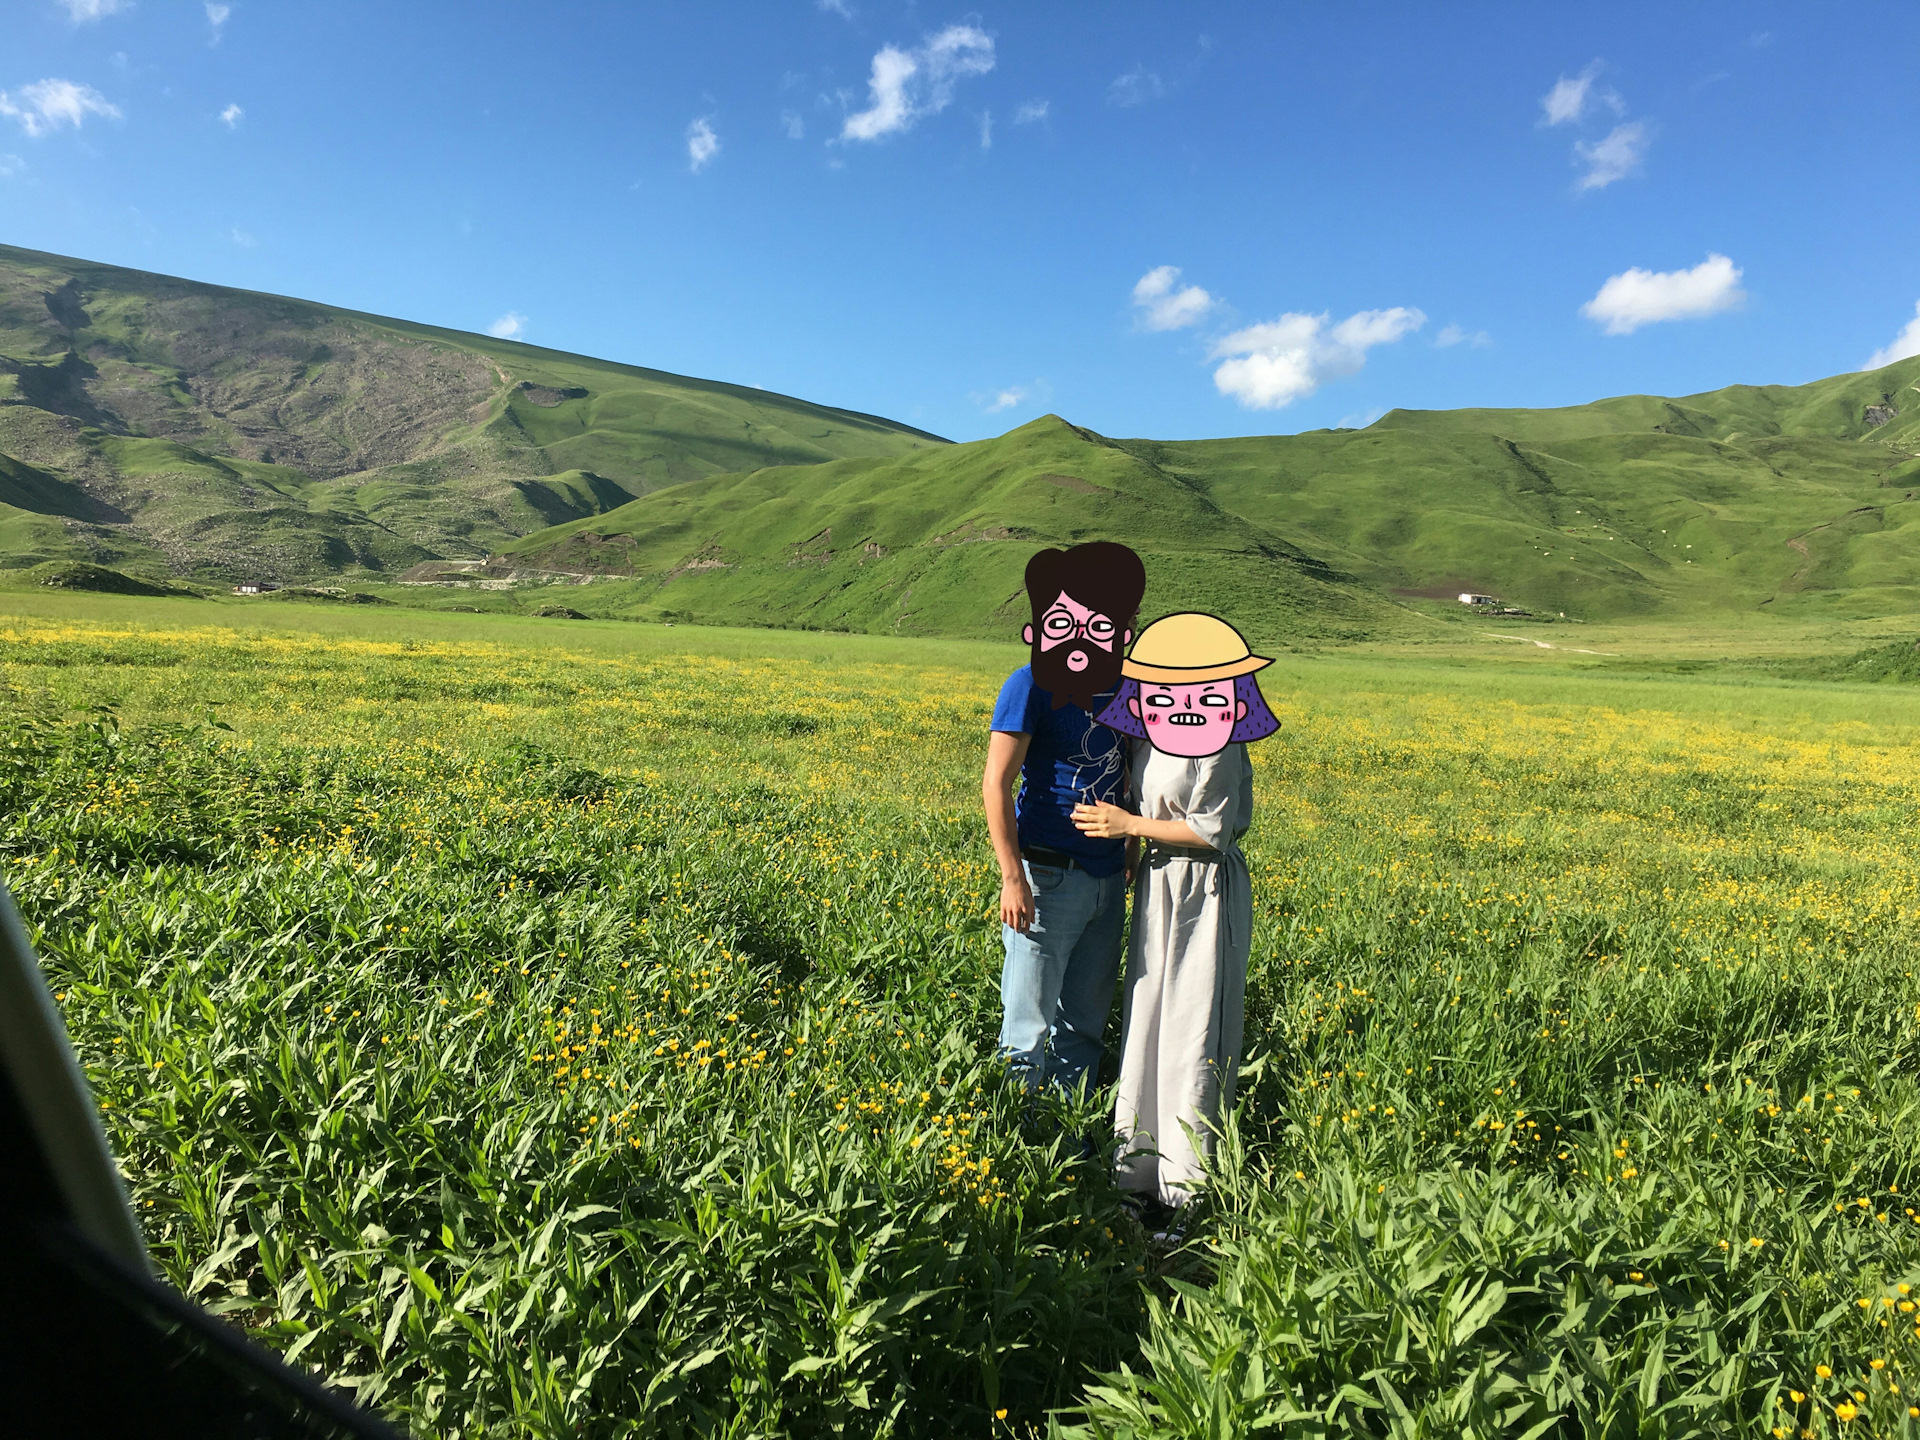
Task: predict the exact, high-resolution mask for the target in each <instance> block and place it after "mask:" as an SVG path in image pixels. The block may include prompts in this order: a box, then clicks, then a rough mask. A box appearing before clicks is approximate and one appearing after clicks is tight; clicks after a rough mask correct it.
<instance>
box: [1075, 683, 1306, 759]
mask: <svg viewBox="0 0 1920 1440" xmlns="http://www.w3.org/2000/svg"><path fill="white" fill-rule="evenodd" d="M1139 693H1140V682H1139V681H1138V680H1122V681H1121V682H1120V688H1119V689H1118V690H1116V691H1115V692H1114V695H1113V700H1112V701H1111V702H1110V703H1109V704H1108V706H1107V708H1106V709H1104V710H1102V711H1101V712H1100V713H1099V714H1098V715H1096V716H1094V717H1093V718H1094V719H1096V720H1098V721H1099V722H1100V723H1101V724H1102V725H1105V726H1106V727H1107V728H1108V729H1110V730H1118V731H1119V732H1120V733H1121V734H1122V735H1131V736H1133V738H1134V739H1136V740H1144V739H1146V738H1147V727H1146V726H1144V725H1142V724H1141V723H1140V722H1139V721H1138V720H1137V719H1135V718H1134V714H1133V712H1132V711H1131V710H1129V709H1128V708H1127V703H1128V702H1129V701H1130V700H1132V699H1134V698H1135V697H1136V696H1138V695H1139ZM1233 698H1234V699H1236V700H1239V701H1241V702H1242V703H1244V704H1245V705H1246V707H1247V713H1246V714H1245V715H1243V716H1241V717H1240V722H1239V723H1238V724H1237V725H1235V726H1234V727H1233V734H1231V735H1229V736H1228V737H1227V743H1228V744H1229V745H1233V744H1241V745H1244V744H1246V743H1247V742H1248V741H1251V740H1264V739H1266V738H1267V737H1268V736H1269V735H1271V734H1273V732H1274V731H1276V730H1278V729H1279V728H1280V722H1279V721H1278V720H1277V719H1275V718H1274V714H1273V711H1272V710H1270V709H1268V708H1267V701H1266V697H1265V696H1263V695H1262V694H1261V693H1260V687H1259V686H1258V685H1256V684H1254V682H1253V676H1251V675H1239V676H1236V677H1235V678H1234V682H1233Z"/></svg>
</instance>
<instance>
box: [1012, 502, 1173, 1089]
mask: <svg viewBox="0 0 1920 1440" xmlns="http://www.w3.org/2000/svg"><path fill="white" fill-rule="evenodd" d="M1026 578H1027V600H1028V603H1029V605H1030V606H1031V607H1032V614H1033V618H1032V622H1031V623H1030V624H1029V625H1027V627H1026V628H1025V629H1024V630H1022V631H1021V636H1022V638H1023V639H1024V640H1025V641H1026V643H1027V644H1028V645H1029V646H1031V647H1032V658H1031V660H1030V662H1029V663H1028V664H1026V665H1022V666H1021V667H1020V668H1019V669H1018V670H1016V671H1014V672H1013V674H1012V675H1011V676H1009V677H1008V678H1007V683H1006V684H1005V685H1003V686H1002V687H1001V688H1000V698H999V700H998V702H997V703H996V704H995V705H994V707H993V721H992V734H991V735H990V736H989V738H988V742H987V768H986V773H985V775H984V776H983V777H982V779H981V786H980V790H981V799H982V801H983V802H984V803H985V806H986V811H987V832H988V834H989V835H991V836H992V838H993V853H994V858H995V859H996V860H998V861H999V862H1000V922H1001V934H1002V938H1003V939H1004V940H1005V942H1006V947H1007V958H1006V964H1005V966H1004V967H1003V968H1002V970H1001V973H1000V1000H1001V1007H1002V1014H1001V1025H1000V1052H1001V1054H1003V1055H1004V1056H1005V1057H1006V1059H1007V1064H1008V1066H1009V1067H1010V1068H1011V1069H1013V1070H1014V1071H1015V1072H1016V1073H1017V1074H1019V1075H1020V1076H1021V1078H1022V1079H1023V1080H1024V1081H1025V1083H1026V1085H1027V1087H1028V1089H1030V1090H1031V1089H1035V1088H1038V1086H1039V1085H1040V1083H1041V1082H1042V1081H1043V1080H1052V1081H1053V1082H1055V1083H1056V1084H1058V1085H1060V1086H1061V1087H1062V1088H1065V1089H1073V1088H1075V1087H1077V1086H1079V1085H1081V1084H1082V1083H1087V1084H1093V1083H1097V1080H1098V1075H1099V1064H1100V1057H1101V1054H1102V1049H1101V1037H1102V1036H1103V1035H1104V1034H1105V1032H1106V1028H1107V1011H1108V1010H1109V1009H1110V1008H1111V1006H1112V1004H1113V992H1114V985H1115V981H1116V979H1117V976H1118V974H1119V967H1120V941H1121V931H1122V928H1123V927H1124V924H1125V921H1126V909H1127V877H1126V842H1125V841H1124V840H1113V839H1095V838H1093V837H1091V836H1087V835H1082V834H1081V833H1080V831H1079V830H1078V829H1076V828H1075V826H1074V824H1073V820H1072V815H1073V807H1074V806H1075V805H1080V804H1098V803H1100V802H1101V801H1108V802H1111V803H1116V804H1117V803H1121V801H1122V800H1123V797H1124V795H1125V791H1126V779H1127V751H1126V743H1127V742H1126V740H1125V738H1124V737H1123V736H1121V735H1120V734H1119V733H1118V732H1117V731H1114V730H1109V729H1108V728H1107V727H1106V726H1104V725H1100V724H1098V723H1096V722H1095V720H1094V718H1093V717H1094V716H1095V715H1096V714H1098V713H1099V711H1100V710H1101V709H1102V708H1103V707H1104V706H1105V705H1106V704H1107V702H1108V701H1110V700H1111V699H1112V698H1113V693H1114V690H1115V689H1116V688H1117V687H1118V685H1119V683H1120V663H1121V660H1122V659H1123V657H1124V654H1125V650H1126V646H1127V644H1128V642H1129V641H1131V640H1132V639H1133V622H1134V619H1135V617H1136V616H1137V615H1138V613H1139V610H1140V597H1141V596H1142V594H1143V593H1145V590H1146V584H1147V577H1146V571H1145V569H1144V567H1143V566H1142V565H1141V564H1140V557H1139V556H1138V555H1135V554H1134V553H1133V551H1131V550H1129V549H1128V548H1127V547H1126V546H1124V545H1117V544H1114V543H1113V542H1111V541H1106V540H1099V541H1094V542H1092V543H1090V544H1086V545H1076V546H1074V547H1073V548H1072V549H1071V550H1042V551H1041V552H1040V553H1039V554H1038V555H1035V556H1034V557H1033V559H1032V560H1030V561H1028V562H1027V577H1026ZM1016 773H1018V774H1019V775H1020V776H1021V780H1022V783H1021V786H1020V795H1019V799H1018V801H1017V802H1016V801H1015V799H1014V798H1013V796H1012V794H1011V793H1010V791H1011V788H1012V784H1013V777H1014V775H1015V774H1016ZM1049 1042H1051V1043H1049ZM1089 1072H1091V1073H1092V1076H1093V1078H1092V1079H1090V1080H1089V1079H1088V1078H1087V1077H1088V1075H1089Z"/></svg>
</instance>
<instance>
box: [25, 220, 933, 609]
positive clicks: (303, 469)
mask: <svg viewBox="0 0 1920 1440" xmlns="http://www.w3.org/2000/svg"><path fill="white" fill-rule="evenodd" d="M944 443H945V442H944V441H942V440H941V439H940V437H938V436H934V435H929V434H927V433H926V432H924V431H920V430H916V429H914V428H913V427H911V426H906V425H900V424H897V423H895V422H893V421H890V420H886V419H882V418H880V417H878V416H873V415H863V414H859V413H857V412H853V411H847V410H838V409H833V408H831V407H828V406H821V405H814V404H810V403H808V402H806V401H803V400H796V399H793V398H791V397H788V396H783V395H776V394H772V393H769V392H766V391H760V390H755V389H753V388H751V387H748V386H742V385H729V384H725V383H722V382H718V381H711V380H698V379H692V378H689V377H686V376H680V375H672V374H668V373H666V372H664V371H658V370H647V369H643V368H641V367H638V366H630V365H618V364H614V363H612V362H609V361H602V360H594V359H590V358H587V357H583V356H578V355H567V354H563V353H561V352H558V351H552V350H543V349H540V348H538V347H535V346H531V345H524V344H520V343H518V342H515V341H511V340H498V339H494V338H492V337H488V336H481V335H469V334H464V333H461V332H459V331H452V330H444V329H439V328H437V327H433V326H426V325H415V324H412V323H409V322H406V321H400V320H391V319H386V318H383V317H380V316H373V315H363V314H360V313H358V312H354V311H349V310H342V309H339V308H336V307H330V306H325V305H318V304H314V303H311V302H308V301H304V300H291V299H286V298H283V297H280V296H273V295H262V294H256V293H254V292H250V291H244V290H233V289H228V288H226V287H222V286H216V285H203V284H199V283H197V282H193V281H187V280H179V279H175V278H172V277H169V276H163V275H152V274H148V273H146V272H144V271H135V270H125V269H121V268H118V267H115V266H109V265H97V264H93V263H90V262H87V261H82V260H73V259H68V258H66V257H62V256H56V255H46V254H41V253H39V252H35V251H28V250H20V249H15V248H12V247H8V246H0V566H8V565H11V566H20V565H29V564H33V563H36V562H38V561H44V560H50V559H79V560H87V561H95V562H100V563H108V564H121V565H132V566H133V567H135V568H147V569H157V570H164V571H167V572H170V573H174V574H181V575H200V576H206V577H212V578H229V577H230V578H238V577H240V576H242V575H248V576H260V577H264V578H269V579H295V578H310V577H314V576H318V575H323V574H331V573H338V572H341V571H345V570H364V571H370V572H375V573H380V572H386V573H396V572H398V571H399V570H404V569H405V568H406V567H408V566H410V565H413V564H416V563H418V562H420V561H423V560H430V559H446V558H480V557H482V556H484V555H486V554H487V553H488V552H489V551H491V550H492V549H493V548H495V547H496V546H498V545H500V544H502V543H505V542H507V541H509V540H512V539H514V538H515V537H517V536H520V535H523V534H526V533H528V532H529V531H532V530H537V529H540V528H543V527H545V526H548V525H552V524H554V523H557V522H562V521H567V520H572V519H576V518H579V517H581V516H587V515H593V514H598V513H600V512H602V511H604V510H607V509H610V508H613V507H615V506H618V505H622V504H625V503H627V502H628V501H630V500H632V499H633V498H635V497H636V496H639V495H643V494H646V493H648V492H649V491H651V490H654V489H657V488H659V487H661V486H664V485H674V484H680V483H683V482H685V481H688V480H692V479H697V478H699V477H701V476H704V475H712V474H716V473H721V472H725V471H731V470H738V469H741V468H745V467H752V466H764V465H788V464H805V463H813V462H819V461H824V460H832V459H836V458H840V457H843V456H849V455H864V456H876V455H889V454H897V453H900V452H903V451H905V450H909V449H913V448H918V447H920V446H925V445H939V444H944Z"/></svg>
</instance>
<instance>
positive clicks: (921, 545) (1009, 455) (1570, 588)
mask: <svg viewBox="0 0 1920 1440" xmlns="http://www.w3.org/2000/svg"><path fill="white" fill-rule="evenodd" d="M1916 382H1920V358H1917V359H1913V360H1906V361H1901V362H1900V363H1898V364H1896V365H1893V366H1889V367H1887V368H1886V369H1885V370H1881V371H1875V372H1871V373H1869V374H1863V375H1849V376H1841V377H1837V378H1835V379H1832V380H1825V381H1820V382H1817V383H1816V384H1813V385H1806V386H1798V387H1784V386H1776V387H1764V388H1756V387H1749V386H1736V387H1732V388H1730V389H1727V390H1721V391H1715V392H1712V393H1710V394H1706V395H1695V396H1688V397H1685V398H1684V399H1682V400H1677V401H1667V400H1661V399H1658V398H1657V397H1645V396H1629V397H1624V398H1621V399H1613V400H1603V401H1599V402H1596V403H1594V404H1592V405H1586V406H1575V407H1570V408H1567V409H1563V410H1551V411H1525V410H1509V411H1493V410H1484V411H1459V412H1444V413H1434V412H1409V411H1395V412H1393V413H1392V414H1390V415H1388V416H1386V417H1385V418H1383V419H1382V420H1381V421H1380V422H1378V423H1377V424H1375V425H1374V426H1372V427H1370V428H1369V429H1367V430H1362V431H1317V432H1311V433H1308V434H1302V435H1285V436H1262V437H1253V438H1247V439H1229V440H1196V441H1180V442H1156V441H1147V440H1118V441H1116V440H1108V439H1106V438H1104V437H1101V436H1098V435H1095V434H1093V433H1092V432H1091V431H1087V430H1082V429H1079V428H1077V427H1075V426H1072V425H1069V424H1067V423H1066V422H1065V421H1062V420H1059V419H1058V418H1056V417H1051V416H1050V417H1047V418H1046V419H1044V420H1040V421H1036V422H1034V423H1032V424H1029V425H1025V426H1022V427H1020V428H1019V429H1017V430H1014V431H1012V432H1010V433H1009V434H1007V435H1004V436H1001V437H999V438H998V439H995V440H987V441H980V442H977V443H974V444H969V445H961V446H955V447H953V448H951V449H948V450H942V451H939V452H934V453H922V454H915V455H909V456H906V457H902V458H898V459H893V460H863V461H848V462H840V463H837V464H831V465H822V466H815V467H807V468H798V469H785V470H762V471H756V472H751V473H745V474H739V475H727V476H719V477H715V478H714V479H711V480H707V481H702V482H699V483H697V484H694V485H689V486H686V487H682V488H680V489H677V490H675V491H672V492H668V493H663V494H659V495H649V496H645V497H642V498H641V499H639V500H637V501H635V502H633V503H632V504H630V505H627V506H624V507H622V508H621V509H618V510H616V511H613V512H611V513H610V514H607V515H604V516H599V517H595V518H589V519H584V520H581V521H577V522H573V523H570V524H567V525H563V526H560V527H557V528H555V529H553V530H550V531H546V532H541V533H538V534H535V535H531V536H528V537H526V538H525V539H523V540H520V541H517V542H515V543H513V544H511V545H509V546H506V547H503V551H502V554H501V556H500V559H499V561H498V562H496V563H499V564H506V565H515V566H524V567H527V568H531V569H552V570H565V571H574V572H599V573H608V574H617V575H622V576H630V577H632V578H633V579H634V580H635V581H636V582H637V592H636V593H637V595H638V597H639V598H640V600H641V602H642V604H643V606H644V607H645V612H646V613H665V612H677V613H685V614H689V615H695V616H699V617H702V618H710V619H713V620H716V621H720V620H724V621H734V622H740V623H754V622H755V621H756V620H758V621H761V622H762V623H764V621H765V620H766V619H768V618H770V617H771V618H777V619H781V620H785V621H797V622H801V623H809V624H821V625H831V626H844V627H847V628H853V629H863V630H873V629H890V630H899V631H921V632H942V633H954V634H975V633H992V632H997V631H1003V630H1004V629H1005V626H1006V622H1007V617H1009V616H1011V615H1014V614H1016V613H1017V611H1018V589H1019V573H1020V568H1021V565H1022V564H1023V563H1024V560H1025V558H1026V556H1027V555H1028V554H1030V553H1031V551H1032V549H1033V548H1034V545H1035V544H1036V543H1071V542H1072V541H1074V540H1079V539H1090V538H1099V537H1104V538H1114V539H1121V540H1126V541H1128V542H1129V543H1131V544H1132V545H1134V546H1135V548H1136V549H1139V550H1140V551H1141V552H1142V553H1143V554H1146V555H1147V556H1148V557H1149V572H1150V574H1151V575H1152V576H1153V577H1154V585H1155V590H1154V593H1153V594H1152V595H1150V597H1149V602H1148V604H1149V608H1150V609H1160V610H1164V609H1169V608H1174V607H1175V606H1176V605H1194V606H1198V607H1203V608H1210V609H1218V610H1220V611H1221V612H1222V613H1228V614H1233V615H1235V616H1236V617H1240V618H1244V619H1245V621H1246V623H1247V624H1248V626H1249V628H1251V629H1255V630H1258V631H1260V632H1261V633H1263V634H1266V635H1269V636H1280V637H1285V636H1290V635H1298V634H1327V633H1333V634H1341V633H1356V632H1357V631H1377V630H1379V629H1380V628H1382V627H1392V626H1395V625H1398V624H1400V623H1404V619H1405V617H1404V614H1402V615H1401V616H1400V617H1398V618H1394V607H1393V604H1392V600H1393V599H1396V598H1397V599H1400V600H1406V601H1412V602H1416V603H1417V602H1418V601H1419V600H1420V599H1421V598H1422V597H1431V598H1435V599H1440V600H1446V601H1450V600H1451V598H1452V596H1453V595H1454V594H1456V593H1457V592H1459V591H1461V590H1476V591H1485V592H1489V593H1492V594H1496V595H1499V596H1501V597H1503V598H1505V599H1507V600H1509V601H1511V602H1513V603H1516V604H1519V605H1523V606H1526V607H1528V608H1530V609H1533V610H1536V611H1539V612H1544V613H1548V614H1555V613H1558V612H1562V611H1564V612H1566V613H1568V614H1569V615H1573V616H1577V617H1582V618H1595V619H1599V618H1626V617H1632V616H1640V615H1645V616H1655V615H1665V616H1674V615H1685V614H1695V613H1704V612H1709V611H1727V610H1740V609H1752V608H1755V607H1761V606H1773V607H1775V608H1777V609H1779V610H1781V611H1783V612H1784V611H1800V612H1802V613H1805V612H1808V611H1814V612H1817V613H1830V614H1836V615H1843V614H1844V615H1869V614H1889V613H1899V612H1902V611H1905V610H1909V609H1911V608H1913V606H1914V605H1915V603H1916V601H1920V587H1916V584H1915V578H1914V577H1915V575H1916V570H1917V567H1920V506H1916V505H1915V503H1914V501H1915V498H1916V497H1920V401H1915V403H1913V404H1912V405H1906V404H1902V403H1901V401H1902V399H1903V398H1904V399H1907V400H1912V399H1913V398H1914V396H1913V390H1914V387H1915V385H1916ZM1896 412H1897V413H1896ZM1463 417H1466V418H1463Z"/></svg>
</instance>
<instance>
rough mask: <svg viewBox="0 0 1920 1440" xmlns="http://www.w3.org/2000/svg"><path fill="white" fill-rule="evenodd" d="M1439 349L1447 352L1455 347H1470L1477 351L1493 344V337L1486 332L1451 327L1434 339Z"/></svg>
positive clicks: (1455, 326) (1457, 326)
mask: <svg viewBox="0 0 1920 1440" xmlns="http://www.w3.org/2000/svg"><path fill="white" fill-rule="evenodd" d="M1433 343H1434V346H1435V347H1436V348H1437V349H1441V350H1446V349H1450V348H1451V347H1453V346H1455V345H1470V346H1472V347H1473V348H1474V349H1475V350H1479V349H1482V348H1483V347H1485V346H1488V345H1491V344H1492V343H1493V337H1492V336H1491V335H1489V334H1487V332H1486V331H1484V330H1467V329H1465V328H1463V327H1461V326H1459V325H1449V326H1447V327H1446V328H1445V329H1443V330H1442V331H1441V332H1440V333H1439V334H1438V335H1436V336H1434V337H1433Z"/></svg>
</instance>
